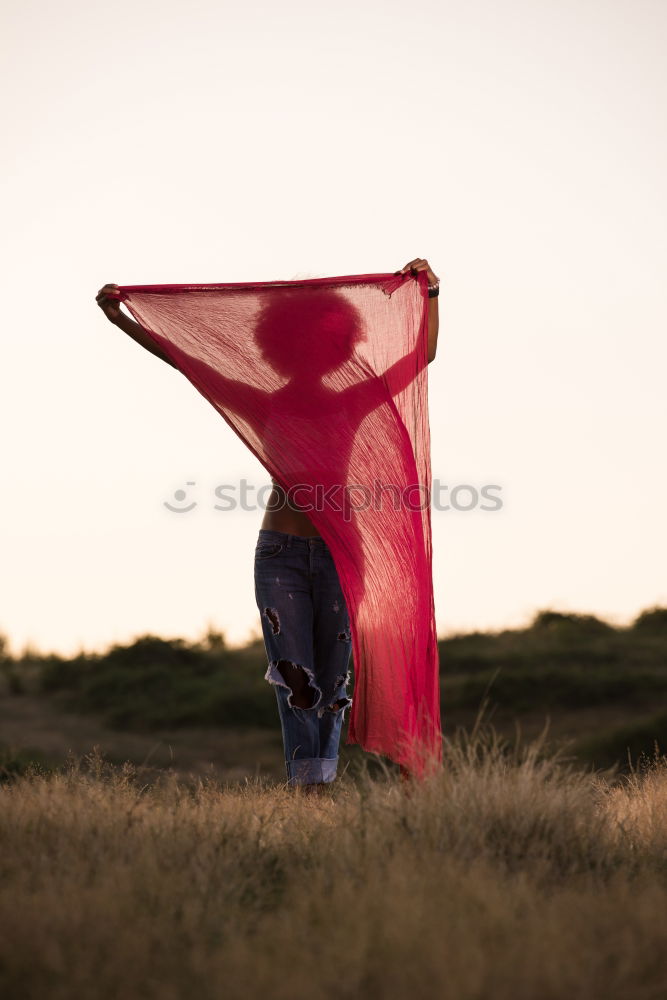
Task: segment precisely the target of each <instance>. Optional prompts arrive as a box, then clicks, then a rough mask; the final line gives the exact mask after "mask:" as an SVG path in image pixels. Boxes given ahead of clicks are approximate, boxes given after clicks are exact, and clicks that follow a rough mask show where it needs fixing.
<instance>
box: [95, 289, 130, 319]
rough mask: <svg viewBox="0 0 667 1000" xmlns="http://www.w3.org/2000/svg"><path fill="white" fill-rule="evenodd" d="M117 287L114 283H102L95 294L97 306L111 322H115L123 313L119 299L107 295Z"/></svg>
mask: <svg viewBox="0 0 667 1000" xmlns="http://www.w3.org/2000/svg"><path fill="white" fill-rule="evenodd" d="M117 288H118V285H114V284H108V285H103V286H102V287H101V288H100V290H99V292H98V293H97V295H96V299H97V304H98V306H99V307H100V309H101V310H102V312H103V313H104V315H105V316H106V318H107V319H108V320H111V322H112V323H117V322H118V320H119V319H120V318H121V317H122V315H123V313H122V312H121V308H120V302H119V300H118V299H113V298H111V297H110V295H109V292H115V291H116V290H117Z"/></svg>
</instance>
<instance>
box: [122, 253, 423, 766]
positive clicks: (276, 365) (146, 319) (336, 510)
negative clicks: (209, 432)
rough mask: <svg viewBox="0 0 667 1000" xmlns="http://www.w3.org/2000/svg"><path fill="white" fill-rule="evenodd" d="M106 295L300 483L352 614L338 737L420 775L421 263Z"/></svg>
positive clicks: (301, 498) (266, 458)
mask: <svg viewBox="0 0 667 1000" xmlns="http://www.w3.org/2000/svg"><path fill="white" fill-rule="evenodd" d="M117 298H119V299H120V301H121V302H124V303H125V305H126V307H127V309H128V310H129V311H130V313H131V314H132V316H133V317H134V318H135V319H136V321H137V322H138V323H139V324H140V325H141V327H142V328H143V329H144V330H145V331H146V332H147V333H148V334H149V335H150V336H151V337H152V339H153V340H154V341H155V342H156V344H158V346H159V347H160V348H161V350H162V351H163V353H164V354H166V355H167V356H168V357H169V359H170V360H171V361H173V363H174V364H175V365H176V366H177V367H178V369H179V370H180V371H181V372H182V373H183V374H184V375H185V377H186V378H187V379H189V381H190V382H192V384H193V385H194V386H195V388H196V389H198V390H199V392H200V393H201V394H202V395H203V396H204V397H205V398H206V399H208V401H209V402H210V403H211V404H212V405H213V406H214V407H215V408H216V410H217V411H218V412H219V413H220V414H221V416H223V417H224V419H225V420H226V421H227V423H228V424H229V425H230V427H231V428H232V430H234V432H235V433H236V434H237V435H238V436H239V437H240V438H241V440H242V441H244V442H245V444H246V445H247V446H248V448H250V450H251V451H252V452H253V454H254V455H255V456H256V457H257V458H258V459H259V461H260V463H261V464H262V466H263V467H264V468H265V469H266V470H267V471H268V472H269V474H270V475H271V476H272V477H273V478H275V479H276V480H277V482H279V483H280V484H281V485H282V487H283V489H285V491H286V492H287V491H289V490H290V488H295V487H296V486H297V484H300V488H299V489H294V490H293V493H291V494H289V493H288V496H290V497H293V502H294V505H295V506H297V507H300V508H305V511H306V513H307V516H308V517H309V519H310V520H311V522H312V523H313V525H314V526H315V528H316V529H317V530H318V531H319V533H320V534H321V536H322V537H323V538H324V540H325V542H326V543H327V544H328V546H329V548H330V550H331V553H332V555H333V558H334V561H335V564H336V568H337V570H338V576H339V579H340V583H341V587H342V590H343V594H344V595H345V601H346V603H347V608H348V611H349V615H350V624H351V633H352V656H353V664H354V698H353V702H352V707H351V710H350V717H349V732H348V737H347V743H358V744H360V745H361V746H362V747H363V749H364V750H367V751H371V752H375V753H380V754H386V755H387V756H388V757H390V758H391V759H392V760H394V761H396V762H398V763H400V764H402V765H403V766H404V767H405V768H406V769H407V770H409V771H410V772H412V773H413V774H415V775H416V776H418V777H419V776H423V775H424V774H426V773H429V772H430V770H431V768H432V767H435V766H437V764H438V763H439V762H440V761H441V759H442V757H441V729H440V697H439V695H440V689H439V676H438V648H437V641H436V630H435V613H434V606H433V580H432V570H431V507H430V499H431V467H430V435H429V422H428V393H427V363H428V362H427V349H428V296H427V277H426V272H425V271H419V272H418V273H417V275H412V274H401V275H393V274H355V275H346V276H343V277H332V278H309V279H303V280H299V281H280V282H278V281H260V282H236V283H232V284H213V285H121V286H119V291H118V294H117ZM310 505H312V506H310Z"/></svg>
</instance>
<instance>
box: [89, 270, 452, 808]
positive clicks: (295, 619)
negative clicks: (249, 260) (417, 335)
mask: <svg viewBox="0 0 667 1000" xmlns="http://www.w3.org/2000/svg"><path fill="white" fill-rule="evenodd" d="M408 270H409V271H411V272H412V273H413V274H415V273H417V272H418V271H421V270H425V271H426V272H427V279H428V285H429V329H428V361H429V362H430V361H432V360H433V358H434V357H435V351H436V343H437V335H438V303H437V295H438V279H437V277H436V276H435V274H434V273H433V271H432V270H431V268H430V266H429V264H428V261H426V260H424V259H422V258H417V259H415V260H413V261H410V262H409V263H408V264H406V265H405V266H404V267H403V268H402V269H401V270H400V271H396V272H394V273H395V274H397V275H398V274H403V273H405V272H407V271H408ZM117 287H118V286H116V285H111V284H109V285H104V286H103V288H101V289H100V291H99V292H98V293H97V302H98V304H99V305H100V307H101V308H102V309H103V311H104V312H105V314H106V316H107V317H108V319H109V320H110V321H111V322H112V323H114V324H115V325H117V326H119V327H120V328H121V329H123V330H124V331H125V332H126V333H127V334H128V335H129V336H131V337H132V338H133V339H134V340H136V341H137V343H139V344H141V345H142V347H145V348H146V349H147V350H148V351H150V352H151V353H152V354H155V355H156V356H157V357H160V358H162V360H163V361H166V362H167V364H169V365H172V367H176V365H174V363H173V362H172V361H171V359H170V358H168V357H167V356H166V355H165V354H163V353H162V351H161V349H160V347H159V346H158V345H157V344H156V343H155V342H154V341H153V340H152V338H151V337H150V336H149V335H148V334H147V333H145V331H144V330H143V329H142V328H141V327H140V326H139V324H138V323H136V322H135V321H134V320H133V319H131V318H130V317H128V316H127V315H126V314H125V313H123V312H122V311H121V309H120V303H119V302H118V301H117V300H116V299H114V298H110V297H109V295H110V293H113V292H114V291H115V290H116V289H117ZM265 336H266V334H265ZM270 339H271V334H270V327H269V328H268V341H267V343H268V344H270ZM264 346H265V347H266V346H267V344H265V345H264ZM272 483H273V487H272V491H271V495H270V497H269V500H268V504H267V509H266V511H265V514H264V519H263V521H262V525H261V528H260V530H259V536H258V539H257V545H256V549H255V563H254V575H255V598H256V601H257V606H258V608H259V610H260V614H261V624H262V631H263V635H264V644H265V648H266V653H267V657H268V659H269V666H268V669H267V672H266V675H265V676H266V679H267V680H268V681H269V682H270V683H271V684H272V685H273V686H274V690H275V692H276V698H277V702H278V711H279V716H280V722H281V728H282V734H283V743H284V749H285V764H286V770H287V777H288V784H289V786H290V787H295V788H302V789H303V790H304V791H315V790H318V789H323V788H324V787H325V786H326V785H327V784H329V783H330V782H332V781H333V780H334V779H335V777H336V770H337V764H338V750H339V744H340V736H341V730H342V726H343V720H344V710H345V708H346V707H347V706H349V705H350V704H351V699H350V698H349V697H348V694H347V683H348V679H349V672H348V664H349V660H350V654H351V647H352V640H351V635H350V621H349V616H348V611H347V608H346V604H345V599H344V597H343V593H342V590H341V586H340V582H339V579H338V574H337V571H336V566H335V563H334V560H333V557H332V555H331V552H330V550H329V547H328V546H327V544H326V542H325V541H324V539H323V538H322V536H321V535H320V534H319V533H318V531H317V529H316V528H315V526H314V524H313V523H312V521H311V520H310V519H309V518H308V516H307V513H306V511H305V510H303V509H301V508H300V507H299V506H298V504H296V503H295V502H294V499H293V498H292V497H289V498H288V497H287V496H286V494H285V492H284V491H283V489H282V487H281V486H280V484H279V483H277V482H276V481H275V480H272Z"/></svg>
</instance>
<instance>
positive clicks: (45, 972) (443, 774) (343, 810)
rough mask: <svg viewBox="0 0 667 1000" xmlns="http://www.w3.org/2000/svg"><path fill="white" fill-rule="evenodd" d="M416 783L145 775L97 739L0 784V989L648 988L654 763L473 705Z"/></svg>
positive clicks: (355, 993)
mask: <svg viewBox="0 0 667 1000" xmlns="http://www.w3.org/2000/svg"><path fill="white" fill-rule="evenodd" d="M444 750H445V752H444V764H443V767H442V770H441V771H440V772H439V773H438V774H437V775H435V776H434V777H433V778H431V779H429V780H427V781H425V782H423V783H421V784H414V783H408V784H406V783H402V782H399V781H398V779H397V777H396V776H395V775H394V773H393V771H390V770H389V769H387V770H386V772H385V773H382V771H379V772H378V771H377V770H376V771H375V773H374V775H371V774H370V773H363V772H362V773H360V774H355V775H354V776H352V775H350V774H349V773H347V774H345V775H343V777H342V778H341V779H339V781H338V782H336V783H335V784H334V785H333V786H331V788H329V789H328V790H327V794H326V795H325V796H323V797H317V798H315V797H306V796H303V795H301V794H295V793H294V792H293V791H291V790H289V789H287V788H286V787H285V786H281V785H275V784H271V783H268V782H261V781H249V782H246V783H244V784H241V785H227V786H225V785H221V784H220V783H218V782H216V781H214V780H208V779H207V780H202V779H196V780H195V779H194V778H193V780H191V781H189V782H187V781H183V780H178V779H177V778H176V777H175V776H174V775H173V774H166V775H165V776H164V777H163V778H161V779H160V780H158V781H154V782H152V783H151V784H147V783H145V782H143V780H142V776H141V771H140V769H137V768H135V767H134V766H132V765H129V764H128V765H125V766H124V767H118V766H112V765H109V764H107V763H106V762H105V761H104V760H103V759H102V758H101V757H100V756H99V755H95V754H91V755H88V756H87V757H85V758H78V759H71V760H70V762H69V764H68V766H67V767H66V768H64V769H62V770H61V771H60V772H54V773H51V774H39V773H38V772H37V771H33V772H30V771H29V772H28V773H26V774H22V775H19V776H17V777H15V778H11V779H9V780H7V781H6V782H5V783H4V784H3V785H2V786H1V788H0V839H1V844H2V850H1V851H0V926H1V929H2V933H1V934H0V993H2V995H3V996H5V997H12V998H13V997H19V996H20V997H21V998H25V1000H32V998H35V1000H36V998H40V1000H42V998H47V997H48V998H51V997H55V998H63V1000H64V998H67V1000H70V998H89V997H90V998H93V997H94V998H99V1000H110V998H116V997H118V998H121V997H122V998H134V997H149V998H158V997H159V998H160V1000H171V998H174V1000H175V998H181V997H186V996H187V997H196V998H214V997H215V998H222V997H224V998H232V1000H234V998H237V997H238V998H239V1000H240V998H248V997H251V998H254V997H265V996H266V997H272V998H280V1000H283V998H284V1000H288V998H290V1000H293V998H295V997H298V998H300V997H304V998H305V997H308V998H309V1000H317V998H325V997H326V998H328V997H331V998H333V997H336V998H339V997H345V998H353V997H354V998H357V997H381V998H387V1000H393V998H396V1000H398V998H401V1000H404V998H406V997H408V998H410V997H412V998H414V997H428V998H431V997H447V998H449V997H451V998H456V1000H468V998H471V1000H472V998H487V997H488V998H489V1000H505V998H507V1000H509V998H513V1000H517V998H518V1000H523V998H525V1000H537V998H540V1000H541V998H545V997H546V998H552V997H567V998H569V1000H571V998H582V1000H583V998H586V1000H591V998H596V997H601V996H603V995H604V996H605V997H611V998H619V1000H621V998H622V1000H628V998H630V997H632V998H633V1000H635V998H646V1000H649V998H657V997H659V996H662V995H663V993H661V990H663V989H664V984H665V982H666V981H667V979H666V977H667V958H666V957H665V951H664V913H665V909H666V906H667V761H666V760H665V758H661V757H659V756H657V755H656V757H655V758H654V759H653V760H652V761H650V762H648V761H647V762H645V766H644V767H642V768H641V770H635V771H634V773H631V774H630V775H627V776H625V775H624V776H621V775H614V774H611V773H607V774H602V773H598V774H595V773H586V772H584V771H582V770H581V769H580V768H577V769H575V768H574V767H573V766H572V765H571V764H570V762H569V761H568V760H567V759H566V758H565V757H558V756H557V757H550V756H546V755H545V754H544V752H543V743H542V741H541V739H540V740H536V741H533V742H532V743H530V744H523V745H522V744H521V742H520V741H516V742H515V743H514V744H511V745H510V744H509V743H507V742H505V741H503V740H501V739H500V738H499V737H498V735H497V734H496V733H495V731H494V730H493V728H492V727H491V726H490V725H488V724H484V723H482V722H481V720H480V721H479V722H478V725H477V727H476V728H475V730H473V732H472V733H471V734H470V735H468V736H466V735H465V733H464V732H459V733H458V734H457V735H456V737H455V738H454V739H452V740H448V741H446V743H445V748H444Z"/></svg>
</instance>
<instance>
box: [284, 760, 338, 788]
mask: <svg viewBox="0 0 667 1000" xmlns="http://www.w3.org/2000/svg"><path fill="white" fill-rule="evenodd" d="M285 766H286V768H287V784H288V785H316V784H321V783H324V782H328V781H333V780H334V778H335V777H336V769H337V767H338V757H331V758H329V757H302V758H300V759H298V758H297V759H295V760H286V761H285Z"/></svg>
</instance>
